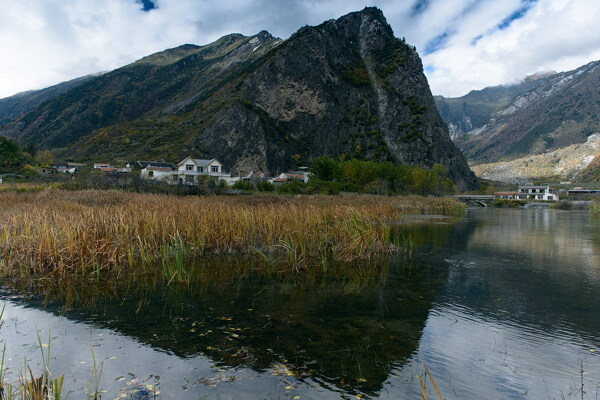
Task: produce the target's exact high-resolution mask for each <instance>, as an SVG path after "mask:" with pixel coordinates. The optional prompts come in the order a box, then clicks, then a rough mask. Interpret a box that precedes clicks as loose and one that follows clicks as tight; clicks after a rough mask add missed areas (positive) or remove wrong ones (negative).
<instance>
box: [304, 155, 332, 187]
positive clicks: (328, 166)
mask: <svg viewBox="0 0 600 400" xmlns="http://www.w3.org/2000/svg"><path fill="white" fill-rule="evenodd" d="M309 171H310V172H311V173H312V174H313V176H314V177H315V178H317V179H320V180H322V181H332V180H333V179H334V178H335V171H336V162H335V161H334V160H333V158H331V157H328V156H321V157H319V158H317V159H316V160H315V161H313V163H312V164H311V166H310V169H309Z"/></svg>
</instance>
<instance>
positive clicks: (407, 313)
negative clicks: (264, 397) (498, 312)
mask: <svg viewBox="0 0 600 400" xmlns="http://www.w3.org/2000/svg"><path fill="white" fill-rule="evenodd" d="M213 267H214V268H219V267H218V266H213ZM213 267H211V268H213ZM353 267H354V268H364V266H363V267H361V266H358V265H356V266H353ZM405 267H406V266H404V267H403V265H402V263H401V262H398V263H392V264H391V266H389V267H387V266H384V267H383V268H381V270H380V273H379V274H373V275H374V276H371V277H369V278H368V279H363V280H355V279H333V278H331V277H325V276H323V277H317V278H315V279H302V277H295V278H294V279H291V280H289V281H286V280H284V279H278V278H266V277H264V276H262V277H261V276H253V274H252V273H251V272H250V269H248V270H247V271H246V275H245V276H244V274H242V275H240V276H238V277H237V278H235V279H230V280H227V282H218V281H214V282H212V283H211V284H209V285H208V286H204V287H203V289H202V290H199V291H196V292H194V291H191V290H189V289H183V290H182V291H180V292H179V293H178V292H175V291H174V290H173V289H171V288H166V287H160V286H157V287H156V288H155V289H151V290H149V289H147V288H144V289H142V290H139V291H138V290H131V289H130V290H129V291H127V292H126V293H120V294H119V296H117V299H114V300H101V301H99V302H98V304H97V305H96V306H94V307H92V306H81V307H72V308H71V309H69V310H68V311H67V312H66V316H67V317H69V318H70V319H74V320H79V321H84V322H91V323H94V324H97V325H99V326H100V327H106V328H109V329H112V330H114V331H117V332H120V333H123V334H126V335H128V336H131V337H134V338H136V339H137V340H139V341H141V342H144V343H147V344H149V345H151V346H153V347H154V348H158V349H162V350H164V351H167V352H170V353H172V354H174V355H176V356H179V357H192V356H196V355H206V356H208V357H210V358H212V359H213V360H215V361H216V362H217V363H219V364H222V365H223V366H224V367H226V366H230V367H237V366H247V367H251V368H253V369H255V370H258V371H266V370H267V369H269V368H272V367H273V366H274V365H279V364H281V365H282V366H283V367H282V373H293V374H294V375H296V376H299V377H306V378H308V377H310V378H312V379H315V380H316V381H318V382H321V383H322V384H325V385H330V384H331V385H334V386H338V387H340V388H343V389H345V390H352V388H356V389H360V390H361V391H365V392H371V393H374V392H377V391H378V390H380V389H381V387H382V384H383V382H384V381H385V380H386V379H387V378H388V373H389V371H390V370H391V369H392V368H394V367H395V366H397V365H401V364H403V363H404V362H405V361H406V360H407V359H408V358H409V357H410V356H411V354H412V353H413V352H414V351H415V350H416V349H417V346H418V341H419V338H420V336H421V333H422V331H423V328H424V325H425V321H426V319H427V317H428V313H429V310H430V308H431V305H432V301H433V299H434V298H435V296H436V295H437V293H438V291H439V289H440V288H441V286H442V285H443V283H444V282H445V281H446V272H445V269H444V268H432V267H428V266H426V265H414V264H413V265H412V266H411V268H410V269H408V268H405ZM140 293H144V294H140ZM24 303H26V304H29V305H30V306H34V307H44V305H43V300H42V299H41V298H40V297H39V296H37V297H36V296H34V298H32V299H27V300H25V301H24ZM62 305H63V304H62V302H57V301H49V302H48V303H47V304H46V306H45V308H46V310H48V311H52V312H56V313H60V312H61V309H62Z"/></svg>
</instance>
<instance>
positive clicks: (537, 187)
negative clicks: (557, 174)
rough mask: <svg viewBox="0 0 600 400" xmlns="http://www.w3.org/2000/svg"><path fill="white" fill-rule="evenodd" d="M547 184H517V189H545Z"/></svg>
mask: <svg viewBox="0 0 600 400" xmlns="http://www.w3.org/2000/svg"><path fill="white" fill-rule="evenodd" d="M547 187H549V185H525V186H519V189H546V188H547Z"/></svg>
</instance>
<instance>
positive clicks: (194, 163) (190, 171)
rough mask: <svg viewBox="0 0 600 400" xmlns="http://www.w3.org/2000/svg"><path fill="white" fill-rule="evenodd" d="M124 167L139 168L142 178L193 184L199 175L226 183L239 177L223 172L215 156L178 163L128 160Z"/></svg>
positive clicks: (189, 159) (196, 181) (187, 159)
mask: <svg viewBox="0 0 600 400" xmlns="http://www.w3.org/2000/svg"><path fill="white" fill-rule="evenodd" d="M126 168H128V169H129V170H131V171H133V170H135V169H136V168H141V169H140V177H142V178H144V179H154V180H162V181H165V182H167V183H174V184H177V183H178V184H187V185H194V184H196V183H198V177H199V176H210V177H212V178H215V179H217V180H223V181H225V182H227V183H228V184H231V183H233V182H235V181H236V180H237V179H239V178H232V177H231V174H228V173H225V172H223V164H221V163H220V162H219V160H217V159H216V158H211V159H210V160H202V159H198V158H191V157H188V158H186V159H185V160H183V161H181V162H180V163H179V164H177V165H174V164H170V163H159V162H150V161H130V162H128V163H127V166H126Z"/></svg>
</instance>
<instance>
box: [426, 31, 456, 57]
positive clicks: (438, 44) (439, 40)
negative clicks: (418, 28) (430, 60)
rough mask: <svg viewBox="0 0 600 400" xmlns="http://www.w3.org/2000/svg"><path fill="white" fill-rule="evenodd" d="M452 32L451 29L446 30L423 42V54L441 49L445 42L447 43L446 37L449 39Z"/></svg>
mask: <svg viewBox="0 0 600 400" xmlns="http://www.w3.org/2000/svg"><path fill="white" fill-rule="evenodd" d="M452 33H453V32H451V31H446V32H444V33H442V34H441V35H438V36H436V37H434V38H433V39H431V40H430V41H429V42H427V43H426V44H425V51H424V53H425V55H428V54H431V53H435V52H436V51H438V50H440V49H442V48H443V47H444V46H445V45H446V43H448V39H450V37H451V36H452Z"/></svg>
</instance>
